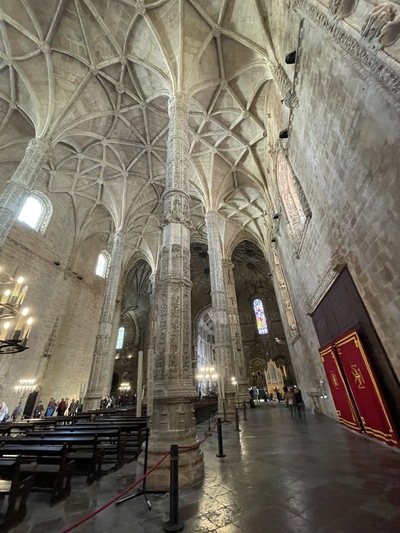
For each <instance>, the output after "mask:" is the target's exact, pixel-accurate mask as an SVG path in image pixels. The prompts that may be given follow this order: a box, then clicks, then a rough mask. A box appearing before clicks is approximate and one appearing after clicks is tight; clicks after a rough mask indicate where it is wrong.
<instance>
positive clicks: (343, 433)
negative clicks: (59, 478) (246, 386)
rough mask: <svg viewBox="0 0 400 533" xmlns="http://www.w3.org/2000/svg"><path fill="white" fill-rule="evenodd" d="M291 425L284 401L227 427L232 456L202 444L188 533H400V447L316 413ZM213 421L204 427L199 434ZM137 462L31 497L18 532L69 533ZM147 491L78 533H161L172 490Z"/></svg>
mask: <svg viewBox="0 0 400 533" xmlns="http://www.w3.org/2000/svg"><path fill="white" fill-rule="evenodd" d="M306 414H307V421H306V423H304V421H292V420H291V417H290V413H289V410H288V409H287V408H286V407H285V405H284V404H283V403H281V404H279V403H278V402H271V403H267V404H265V403H260V404H258V405H257V407H256V409H252V410H248V411H247V418H248V420H247V421H246V422H244V421H241V422H240V428H241V431H240V432H237V431H235V424H224V425H223V448H224V453H225V454H226V457H225V458H223V459H221V458H217V457H216V454H217V453H218V442H217V435H216V434H215V435H213V436H212V437H211V438H210V439H208V440H207V441H206V443H204V445H203V446H202V447H203V450H204V456H205V469H206V475H205V480H204V483H203V485H202V486H201V487H200V488H197V489H186V490H184V491H181V492H180V503H179V517H180V519H181V520H182V521H183V522H184V529H183V531H185V532H202V533H206V532H219V533H236V532H237V533H239V532H246V533H264V532H270V531H273V532H274V533H280V532H285V533H290V532H296V533H297V532H307V533H308V532H309V533H319V532H324V533H327V532H330V533H358V532H360V533H361V532H362V533H369V532H371V533H377V532H385V533H392V532H393V533H394V532H396V533H397V532H398V531H400V525H399V524H400V453H399V452H398V451H397V450H394V449H391V448H389V447H386V446H385V445H381V444H379V443H377V442H375V441H372V440H370V439H368V438H366V437H364V436H361V435H358V434H355V433H353V432H351V431H349V430H346V429H344V428H342V427H341V426H339V424H338V423H336V422H335V421H333V420H331V419H329V418H326V417H323V416H319V417H316V416H313V415H311V414H310V412H309V411H307V413H306ZM205 429H206V425H205V424H202V425H201V426H198V434H199V437H202V436H203V433H204V430H205ZM134 472H135V463H130V464H128V465H126V466H125V467H124V468H123V469H122V470H120V471H118V472H116V473H113V474H109V475H108V476H105V477H103V478H102V479H101V480H100V481H98V482H97V483H95V484H93V485H92V486H90V487H88V486H87V485H86V484H85V482H84V480H83V479H81V478H74V479H73V493H72V494H71V495H70V496H69V498H67V499H66V500H65V501H64V502H60V503H58V504H55V505H53V506H50V505H49V503H48V500H49V498H48V496H47V495H45V494H38V493H34V494H31V495H30V497H29V500H28V516H27V519H26V521H25V522H22V523H21V524H20V525H19V526H18V527H16V528H14V529H13V530H12V531H13V533H61V531H63V530H64V529H66V528H67V527H69V526H71V525H72V524H74V523H76V522H78V521H79V520H80V519H81V518H83V517H85V516H87V515H88V514H90V513H91V512H93V511H94V510H95V509H97V508H99V507H100V506H102V505H103V504H104V503H106V502H107V501H109V500H111V499H112V498H113V497H115V496H116V495H117V494H118V493H120V492H121V491H122V490H123V489H124V488H126V487H127V486H128V485H130V484H131V483H132V482H133V481H134ZM150 499H151V502H152V510H151V511H149V509H148V507H147V505H146V502H145V499H144V497H143V496H141V497H139V498H136V499H134V500H131V501H129V502H126V503H124V504H122V505H120V506H118V507H116V506H115V505H112V506H111V507H109V508H107V509H106V510H105V511H103V512H102V513H100V514H99V515H97V516H96V517H95V518H93V519H91V520H90V521H88V522H86V523H85V524H83V525H81V526H79V527H77V528H76V529H74V531H77V532H78V533H89V532H93V533H106V532H107V533H108V532H111V531H113V530H115V532H118V533H128V532H129V533H142V532H148V533H156V532H161V531H163V524H164V523H165V522H168V520H169V496H168V495H161V496H160V495H157V496H156V495H153V496H150Z"/></svg>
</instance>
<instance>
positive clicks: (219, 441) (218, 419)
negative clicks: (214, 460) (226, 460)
mask: <svg viewBox="0 0 400 533" xmlns="http://www.w3.org/2000/svg"><path fill="white" fill-rule="evenodd" d="M217 422H218V453H217V457H226V455H225V454H224V448H223V445H222V424H221V419H220V418H217Z"/></svg>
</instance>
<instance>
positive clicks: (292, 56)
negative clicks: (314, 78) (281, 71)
mask: <svg viewBox="0 0 400 533" xmlns="http://www.w3.org/2000/svg"><path fill="white" fill-rule="evenodd" d="M285 63H286V64H287V65H293V64H294V63H296V50H293V52H290V53H289V54H287V55H286V57H285Z"/></svg>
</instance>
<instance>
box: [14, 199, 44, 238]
mask: <svg viewBox="0 0 400 533" xmlns="http://www.w3.org/2000/svg"><path fill="white" fill-rule="evenodd" d="M52 214H53V206H52V205H51V202H50V200H49V199H48V198H47V197H46V196H45V195H44V194H42V193H41V192H39V191H32V192H31V193H30V195H29V196H28V198H27V199H26V200H25V202H24V205H23V206H22V209H21V211H20V213H19V215H18V220H19V221H21V222H23V223H24V224H27V225H28V226H29V227H31V228H32V229H34V230H35V231H37V232H38V233H44V232H45V231H46V229H47V226H48V225H49V222H50V218H51V215H52Z"/></svg>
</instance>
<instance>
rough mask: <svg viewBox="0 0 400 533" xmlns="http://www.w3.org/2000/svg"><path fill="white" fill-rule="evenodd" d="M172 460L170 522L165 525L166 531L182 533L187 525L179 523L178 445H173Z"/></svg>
mask: <svg viewBox="0 0 400 533" xmlns="http://www.w3.org/2000/svg"><path fill="white" fill-rule="evenodd" d="M170 460H171V466H170V484H169V522H166V523H165V524H164V531H181V530H182V529H183V528H184V527H185V524H184V522H179V467H178V445H177V444H171V455H170Z"/></svg>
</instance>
